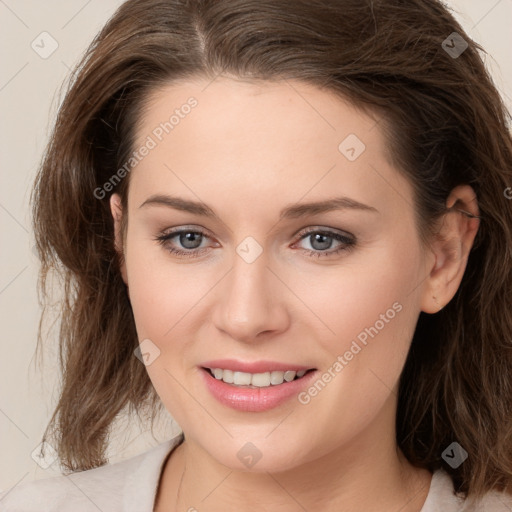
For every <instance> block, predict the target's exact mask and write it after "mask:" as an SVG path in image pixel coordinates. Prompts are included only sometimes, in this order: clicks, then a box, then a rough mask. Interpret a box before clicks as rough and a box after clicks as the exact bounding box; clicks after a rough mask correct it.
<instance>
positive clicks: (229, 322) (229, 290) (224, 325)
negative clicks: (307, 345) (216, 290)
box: [215, 237, 286, 341]
mask: <svg viewBox="0 0 512 512" xmlns="http://www.w3.org/2000/svg"><path fill="white" fill-rule="evenodd" d="M232 261H233V265H232V269H231V271H230V272H229V274H228V275H227V276H226V278H225V280H224V284H223V286H222V288H221V291H220V299H219V301H218V303H217V311H216V314H215V323H216V326H217V327H218V328H219V329H221V330H223V331H226V332H227V333H229V334H230V335H231V336H232V337H234V338H237V339H239V340H242V341H250V340H252V339H254V338H256V337H257V335H258V334H259V333H260V332H263V331H273V330H276V329H280V328H282V327H283V320H285V316H286V315H285V314H284V311H283V310H282V304H281V302H280V299H279V296H280V294H279V291H278V290H277V289H272V288H273V287H274V286H276V284H277V283H276V279H275V276H274V275H273V273H272V272H271V271H270V270H269V269H268V268H267V266H268V265H269V264H271V262H270V261H269V257H268V253H267V252H265V251H264V250H263V247H262V246H261V245H260V244H259V243H258V242H257V241H256V240H255V239H254V238H252V237H247V238H246V239H244V240H243V241H242V242H241V243H240V244H239V245H238V246H237V247H236V253H235V254H234V255H233V260H232Z"/></svg>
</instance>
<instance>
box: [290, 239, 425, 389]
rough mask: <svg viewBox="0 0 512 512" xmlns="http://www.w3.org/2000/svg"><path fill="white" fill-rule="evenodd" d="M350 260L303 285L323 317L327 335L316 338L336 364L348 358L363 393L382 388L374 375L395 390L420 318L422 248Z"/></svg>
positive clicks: (380, 249)
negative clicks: (376, 386) (340, 357)
mask: <svg viewBox="0 0 512 512" xmlns="http://www.w3.org/2000/svg"><path fill="white" fill-rule="evenodd" d="M346 261H347V263H346V265H341V266H339V267H337V268H335V269H334V268H333V270H332V272H331V273H330V275H326V274H323V277H321V278H320V279H319V278H318V276H317V278H316V279H315V278H313V277H312V276H310V277H309V278H305V279H302V280H300V283H301V284H300V290H299V291H298V292H297V294H298V295H300V296H305V297H306V298H307V299H306V302H307V304H308V305H310V307H311V310H313V311H314V312H315V313H316V315H317V316H318V318H319V320H320V322H321V323H318V322H316V321H315V323H316V325H319V326H321V331H323V332H325V334H324V335H322V336H318V337H316V339H317V340H318V343H319V344H321V345H322V348H323V349H324V350H325V351H326V352H327V353H328V354H330V358H331V361H332V363H334V362H335V361H336V359H337V357H338V356H344V361H346V363H345V362H344V363H343V364H344V373H345V374H346V375H345V378H348V374H350V381H351V382H357V383H358V386H359V391H360V392H364V390H365V389H366V390H367V391H368V392H370V391H371V387H372V385H379V380H378V379H377V378H375V375H372V372H370V371H369V370H372V371H373V372H374V373H375V374H376V375H378V377H379V378H381V379H382V381H384V382H385V383H389V387H390V388H391V387H392V386H393V385H394V383H395V381H396V379H397V378H398V376H399V373H400V371H401V369H402V367H403V364H404V362H405V358H406V356H407V351H408V349H409V346H410V341H411V339H412V336H413V333H414V328H415V325H416V322H417V318H418V314H419V313H418V311H419V306H418V292H419V287H418V288H416V287H417V285H418V284H419V282H421V279H422V271H421V259H420V252H419V248H418V247H417V246H414V245H413V244H411V243H409V244H408V246H407V250H405V248H404V245H403V244H402V243H400V240H395V241H394V243H389V244H381V245H380V246H373V247H372V249H371V250H367V251H365V252H364V253H363V252H361V253H360V254H359V255H358V256H357V257H356V255H355V254H354V255H353V256H352V257H350V258H347V260H346ZM415 288H416V290H415ZM311 318H313V316H311ZM319 332H320V331H319ZM346 370H348V371H346ZM340 384H341V383H340Z"/></svg>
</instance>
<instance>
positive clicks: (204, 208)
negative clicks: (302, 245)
mask: <svg viewBox="0 0 512 512" xmlns="http://www.w3.org/2000/svg"><path fill="white" fill-rule="evenodd" d="M147 206H167V207H169V208H174V209H176V210H181V211H184V212H188V213H192V214H195V215H202V216H205V217H209V218H212V219H217V220H219V221H220V219H219V216H218V215H217V214H216V213H215V212H214V211H213V209H212V208H210V207H209V206H208V205H206V204H204V203H201V202H196V201H190V200H188V199H183V198H181V197H176V196H168V195H163V194H154V195H152V196H150V197H148V198H147V199H146V200H145V201H144V202H143V203H142V204H141V205H140V206H139V208H142V207H147ZM333 210H360V211H366V212H373V213H379V211H378V210H377V209H376V208H374V207H373V206H369V205H367V204H364V203H360V202H359V201H356V200H355V199H351V198H350V197H336V198H333V199H327V200H325V201H318V202H311V203H300V204H295V205H291V206H287V207H285V208H284V209H283V210H281V212H280V214H279V219H280V220H285V219H298V218H301V217H306V216H308V215H317V214H320V213H324V212H329V211H333Z"/></svg>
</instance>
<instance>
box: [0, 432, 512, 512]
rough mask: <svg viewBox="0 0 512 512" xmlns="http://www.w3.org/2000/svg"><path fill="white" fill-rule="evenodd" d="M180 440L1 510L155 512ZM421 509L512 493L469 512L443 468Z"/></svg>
mask: <svg viewBox="0 0 512 512" xmlns="http://www.w3.org/2000/svg"><path fill="white" fill-rule="evenodd" d="M181 441H182V435H181V434H180V435H178V436H176V437H174V438H172V439H170V440H168V441H166V442H164V443H161V444H159V445H157V446H154V447H153V448H150V449H149V450H147V451H146V452H144V453H141V454H140V455H137V456H135V457H131V458H129V459H127V460H124V461H121V462H117V463H115V464H107V465H105V466H101V467H98V468H94V469H89V470H87V471H80V472H76V473H72V474H70V475H67V476H64V475H63V476H53V477H49V478H45V479H40V480H34V481H32V482H25V483H23V484H20V485H17V486H16V487H14V488H12V489H10V490H7V491H4V492H3V493H0V511H1V512H98V511H101V512H153V510H154V503H155V498H156V491H157V487H158V482H159V480H160V475H161V472H162V470H163V465H164V461H165V459H166V457H167V455H168V454H169V453H170V452H171V451H172V450H173V449H174V448H175V447H176V446H178V445H179V444H180V443H181ZM420 512H512V496H509V495H506V494H503V493H497V492H495V491H493V492H491V493H488V494H487V495H486V497H485V498H484V500H483V501H482V502H481V505H480V506H479V507H478V508H476V509H475V508H472V509H471V510H470V509H468V508H467V507H464V502H463V500H462V498H459V497H456V495H455V494H454V491H453V484H452V481H451V478H450V477H449V475H448V474H447V473H446V472H445V471H444V470H442V469H439V470H437V471H435V472H434V474H433V477H432V481H431V484H430V490H429V493H428V496H427V499H426V501H425V504H424V505H423V508H422V509H421V511H420Z"/></svg>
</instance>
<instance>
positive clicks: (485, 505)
mask: <svg viewBox="0 0 512 512" xmlns="http://www.w3.org/2000/svg"><path fill="white" fill-rule="evenodd" d="M511 511H512V495H510V494H505V493H499V492H496V491H490V492H488V493H487V494H486V495H485V496H484V497H483V498H481V499H480V500H478V501H475V502H471V501H470V500H464V498H463V497H462V496H461V495H458V494H456V493H455V491H454V488H453V482H452V479H451V477H450V475H449V474H448V473H447V472H446V471H444V470H443V469H438V470H437V471H435V472H434V474H433V476H432V482H431V484H430V491H429V493H428V496H427V500H426V501H425V504H424V505H423V508H422V509H421V511H420V512H511Z"/></svg>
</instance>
